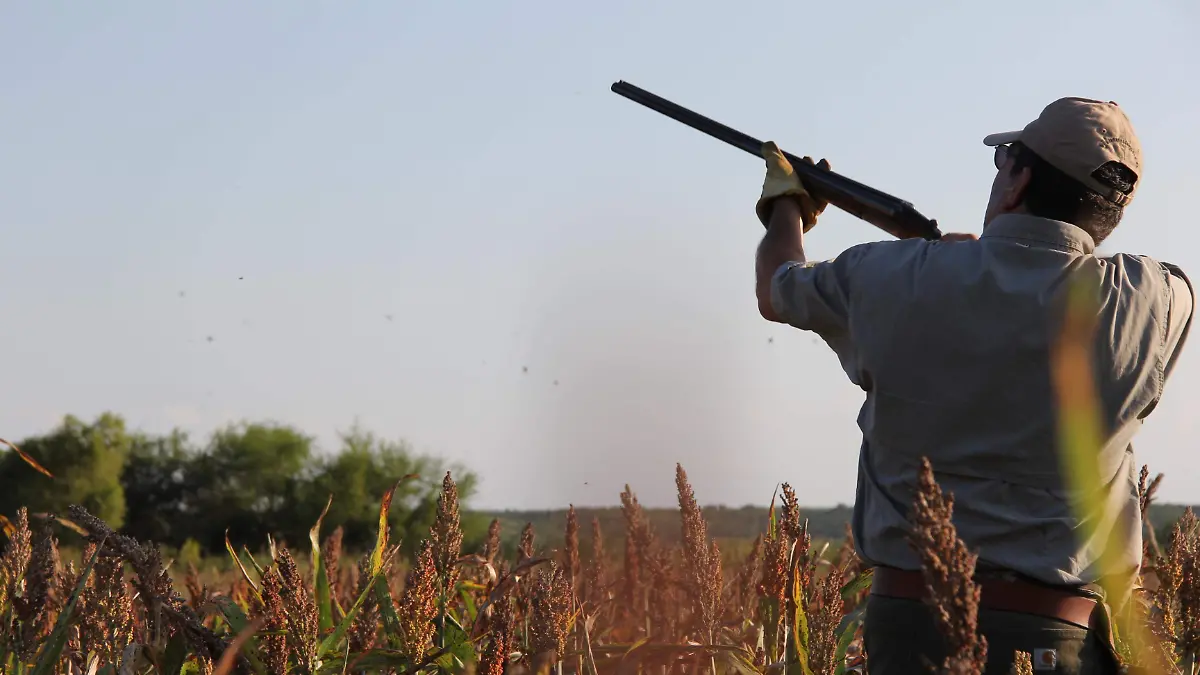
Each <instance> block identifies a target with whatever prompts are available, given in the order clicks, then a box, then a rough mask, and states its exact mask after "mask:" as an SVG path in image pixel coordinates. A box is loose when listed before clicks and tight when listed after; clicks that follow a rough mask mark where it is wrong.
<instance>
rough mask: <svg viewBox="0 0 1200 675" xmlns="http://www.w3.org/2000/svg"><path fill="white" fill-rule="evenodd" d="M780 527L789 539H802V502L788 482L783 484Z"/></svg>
mask: <svg viewBox="0 0 1200 675" xmlns="http://www.w3.org/2000/svg"><path fill="white" fill-rule="evenodd" d="M779 527H780V528H782V529H783V535H784V536H785V537H787V538H788V539H791V540H792V541H796V540H798V539H800V536H801V534H800V502H799V501H798V500H797V499H796V491H795V490H794V489H792V486H791V485H789V484H787V483H784V484H783V512H782V513H781V514H780V518H779Z"/></svg>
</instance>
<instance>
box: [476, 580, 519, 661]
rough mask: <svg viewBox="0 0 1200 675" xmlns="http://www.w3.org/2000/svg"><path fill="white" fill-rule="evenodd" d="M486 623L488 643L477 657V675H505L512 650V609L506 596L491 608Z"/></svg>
mask: <svg viewBox="0 0 1200 675" xmlns="http://www.w3.org/2000/svg"><path fill="white" fill-rule="evenodd" d="M491 611H492V618H491V620H490V622H489V623H488V627H489V628H490V630H489V631H488V637H489V640H488V643H487V646H486V647H484V649H483V653H482V654H480V656H479V669H478V671H477V675H505V669H506V667H507V665H508V655H509V654H511V653H512V651H513V648H514V646H515V645H514V642H515V641H514V635H513V633H514V631H513V623H514V618H513V609H512V603H511V602H510V601H509V599H508V596H502V597H501V598H500V599H498V600H497V601H496V602H495V604H493V605H492V607H491Z"/></svg>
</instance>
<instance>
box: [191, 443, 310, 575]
mask: <svg viewBox="0 0 1200 675" xmlns="http://www.w3.org/2000/svg"><path fill="white" fill-rule="evenodd" d="M312 449H313V440H312V438H311V437H310V436H307V435H305V434H304V433H302V432H300V431H299V430H298V429H295V428H293V427H290V426H286V425H277V424H251V423H245V422H243V423H241V424H238V425H230V426H227V427H226V428H224V429H221V430H219V431H217V432H216V433H214V434H213V436H212V439H211V440H210V441H209V444H208V447H206V448H205V449H204V450H203V451H202V452H200V453H199V454H198V455H197V456H196V457H195V458H194V460H193V461H191V462H190V463H189V465H188V469H189V471H188V473H187V475H186V476H185V479H184V480H183V483H184V493H185V494H184V495H183V497H182V499H183V500H184V502H183V505H182V511H183V513H184V514H185V515H186V516H187V517H189V518H190V520H191V523H192V526H193V527H194V532H188V533H187V534H186V535H185V536H192V537H193V538H195V539H196V540H197V541H199V542H200V543H201V544H203V545H204V546H205V548H206V549H208V550H210V551H212V550H219V549H220V548H221V547H223V546H224V540H225V530H226V528H228V529H229V535H230V537H231V538H235V539H237V540H240V541H242V542H245V543H248V544H250V545H258V544H260V543H261V542H265V541H266V537H267V535H268V534H273V535H277V536H278V535H284V536H286V537H287V538H289V539H291V540H293V541H297V540H299V541H302V540H303V539H304V537H305V536H306V533H307V531H308V527H310V526H311V525H312V523H311V522H310V523H309V524H308V525H306V526H304V528H303V529H302V530H298V528H297V527H296V526H297V519H296V512H297V511H298V510H303V505H304V500H303V498H304V496H305V494H306V493H307V492H308V490H307V489H306V487H307V485H306V483H307V482H308V480H309V479H310V476H311V470H310V469H311V466H312ZM189 529H192V528H189ZM296 535H299V536H296ZM179 536H180V534H176V538H178V537H179Z"/></svg>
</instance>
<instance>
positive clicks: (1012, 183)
mask: <svg viewBox="0 0 1200 675" xmlns="http://www.w3.org/2000/svg"><path fill="white" fill-rule="evenodd" d="M1009 175H1010V178H1009V181H1008V188H1006V189H1005V190H1004V194H1002V195H1001V196H1000V198H1001V202H1002V205H1003V207H1004V210H1005V211H1012V210H1015V209H1016V208H1017V207H1019V206H1020V205H1021V203H1022V202H1024V201H1025V190H1026V189H1027V188H1028V187H1029V181H1030V180H1031V179H1032V178H1033V169H1030V168H1029V167H1025V168H1023V169H1021V170H1020V171H1018V172H1016V173H1013V174H1009Z"/></svg>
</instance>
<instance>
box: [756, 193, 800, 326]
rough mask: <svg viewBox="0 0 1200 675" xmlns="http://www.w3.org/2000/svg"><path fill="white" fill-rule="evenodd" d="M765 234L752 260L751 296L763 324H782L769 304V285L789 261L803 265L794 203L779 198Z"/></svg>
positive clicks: (798, 211)
mask: <svg viewBox="0 0 1200 675" xmlns="http://www.w3.org/2000/svg"><path fill="white" fill-rule="evenodd" d="M772 207H773V209H772V212H771V220H770V222H769V224H768V225H767V233H766V234H765V235H763V238H762V242H760V243H759V245H758V255H757V256H756V258H755V262H754V270H755V284H754V291H755V295H757V296H758V311H759V313H760V314H762V316H763V318H764V319H766V320H767V321H774V322H776V323H785V321H784V320H783V319H782V318H781V317H780V316H779V314H778V313H777V312H776V311H775V307H774V305H773V304H772V303H771V283H772V280H773V279H774V277H775V272H776V271H777V270H778V269H779V268H780V267H781V266H782V265H783V264H784V263H789V262H798V263H802V262H806V258H805V257H804V222H803V220H802V218H801V212H800V205H799V204H797V203H796V200H794V199H789V198H781V199H777V200H775V202H774V204H773V205H772Z"/></svg>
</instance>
